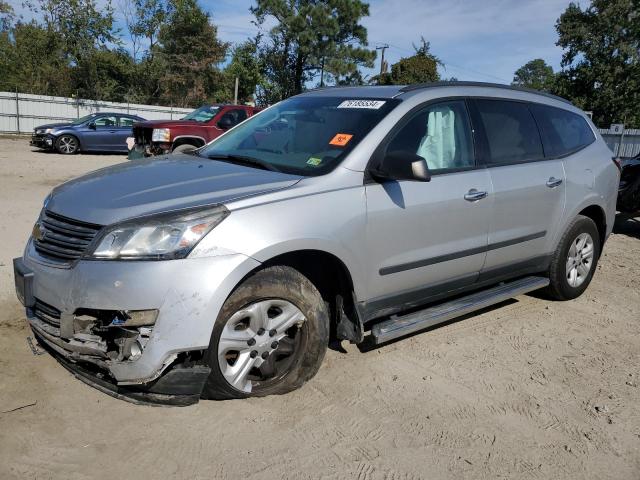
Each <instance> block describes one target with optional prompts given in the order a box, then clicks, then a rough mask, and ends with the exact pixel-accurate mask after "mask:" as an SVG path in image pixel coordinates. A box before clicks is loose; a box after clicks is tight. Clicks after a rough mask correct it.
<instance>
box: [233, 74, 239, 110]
mask: <svg viewBox="0 0 640 480" xmlns="http://www.w3.org/2000/svg"><path fill="white" fill-rule="evenodd" d="M239 82H240V79H239V78H238V77H236V87H235V89H234V94H233V104H234V105H237V104H238V83H239Z"/></svg>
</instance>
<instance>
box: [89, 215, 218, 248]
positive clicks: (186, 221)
mask: <svg viewBox="0 0 640 480" xmlns="http://www.w3.org/2000/svg"><path fill="white" fill-rule="evenodd" d="M227 215H229V211H228V210H227V209H226V208H225V207H223V206H219V207H214V208H208V209H206V210H203V209H201V208H199V209H197V210H194V209H191V210H188V211H182V212H178V213H171V214H163V215H155V216H150V217H145V218H140V219H137V220H132V221H128V222H123V223H121V224H118V225H113V226H110V227H107V228H106V229H105V231H104V232H102V233H101V234H100V237H99V238H98V240H97V241H96V243H95V245H96V247H95V249H94V250H93V253H92V254H91V255H90V257H92V258H94V259H105V260H108V259H132V260H169V259H174V258H184V257H186V256H187V255H189V252H191V250H192V249H193V247H195V246H196V244H197V243H198V242H199V241H200V240H201V239H202V238H203V237H204V236H205V235H206V234H207V233H209V232H210V231H211V229H212V228H214V227H215V226H216V225H218V224H219V223H220V222H221V221H222V220H224V219H225V218H226V216H227Z"/></svg>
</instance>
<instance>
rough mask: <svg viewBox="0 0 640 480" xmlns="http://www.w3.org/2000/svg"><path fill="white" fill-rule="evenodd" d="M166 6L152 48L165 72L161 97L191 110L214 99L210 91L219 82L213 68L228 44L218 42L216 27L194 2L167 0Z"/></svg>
mask: <svg viewBox="0 0 640 480" xmlns="http://www.w3.org/2000/svg"><path fill="white" fill-rule="evenodd" d="M170 5H171V6H170V10H171V13H170V15H169V17H168V18H167V22H166V23H164V24H163V25H162V26H161V28H160V34H159V36H158V46H157V48H156V51H157V55H158V60H159V61H160V62H162V65H163V67H164V70H165V74H164V76H163V78H162V85H163V91H162V98H163V101H165V102H169V103H170V104H172V105H180V106H191V107H195V106H198V105H200V104H202V103H203V102H205V101H211V100H214V99H215V97H216V95H215V92H212V91H211V89H212V88H214V89H215V88H217V87H218V86H220V83H222V81H223V80H222V74H221V72H220V70H219V69H218V68H217V65H218V64H219V63H220V62H222V60H224V58H225V54H226V51H227V48H228V44H227V43H224V42H221V41H220V40H218V32H217V28H216V27H215V26H214V25H212V24H211V22H210V18H209V15H208V14H207V13H205V12H204V11H203V10H202V9H201V8H200V7H199V6H198V4H197V2H196V0H171V1H170Z"/></svg>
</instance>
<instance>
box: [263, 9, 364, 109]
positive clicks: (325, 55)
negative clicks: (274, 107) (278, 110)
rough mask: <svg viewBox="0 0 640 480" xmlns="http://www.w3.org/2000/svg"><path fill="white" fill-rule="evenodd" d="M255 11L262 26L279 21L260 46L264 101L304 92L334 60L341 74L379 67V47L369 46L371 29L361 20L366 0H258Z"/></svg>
mask: <svg viewBox="0 0 640 480" xmlns="http://www.w3.org/2000/svg"><path fill="white" fill-rule="evenodd" d="M251 11H252V13H253V14H254V15H255V16H256V20H257V23H258V24H260V25H263V24H264V23H265V22H266V20H267V19H269V18H271V19H273V20H275V22H276V25H275V26H274V27H273V28H272V29H271V30H270V32H269V36H268V42H267V43H266V44H265V45H263V46H262V47H261V50H260V56H261V58H262V64H263V65H264V72H263V73H264V76H265V86H266V88H264V89H262V92H263V94H266V95H265V96H264V97H263V101H267V102H269V103H271V102H273V101H277V100H281V99H283V98H286V97H288V96H291V95H295V94H298V93H300V92H302V91H303V89H304V88H305V84H306V83H307V82H308V81H310V80H311V79H312V78H313V77H314V76H316V75H318V74H319V73H321V72H322V71H323V69H325V67H326V66H327V65H329V64H330V68H329V69H330V71H331V73H332V75H333V76H334V77H338V78H339V77H346V76H350V75H353V74H355V72H357V70H358V67H359V66H369V67H371V66H373V61H374V60H375V52H374V51H371V50H369V49H367V48H366V47H367V31H366V28H365V27H363V26H362V25H360V23H359V22H360V20H361V19H362V17H365V16H368V15H369V5H368V4H366V3H364V2H362V1H361V0H257V1H256V6H255V7H252V8H251Z"/></svg>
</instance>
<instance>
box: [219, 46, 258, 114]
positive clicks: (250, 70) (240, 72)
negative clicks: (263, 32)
mask: <svg viewBox="0 0 640 480" xmlns="http://www.w3.org/2000/svg"><path fill="white" fill-rule="evenodd" d="M259 44H260V37H258V38H256V39H254V40H247V41H246V42H244V43H241V44H240V45H238V46H236V47H235V48H234V49H233V54H232V56H231V62H230V63H229V65H228V66H227V68H226V69H225V75H226V77H227V78H226V81H225V85H227V86H228V87H229V94H228V97H229V98H230V99H231V98H232V97H233V92H232V90H233V88H234V85H235V79H236V77H237V78H238V80H239V82H238V102H240V103H246V102H253V101H254V98H253V97H254V93H255V91H256V87H257V86H258V85H260V84H261V83H262V82H263V77H262V64H261V61H260V58H259V57H258V46H259Z"/></svg>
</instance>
